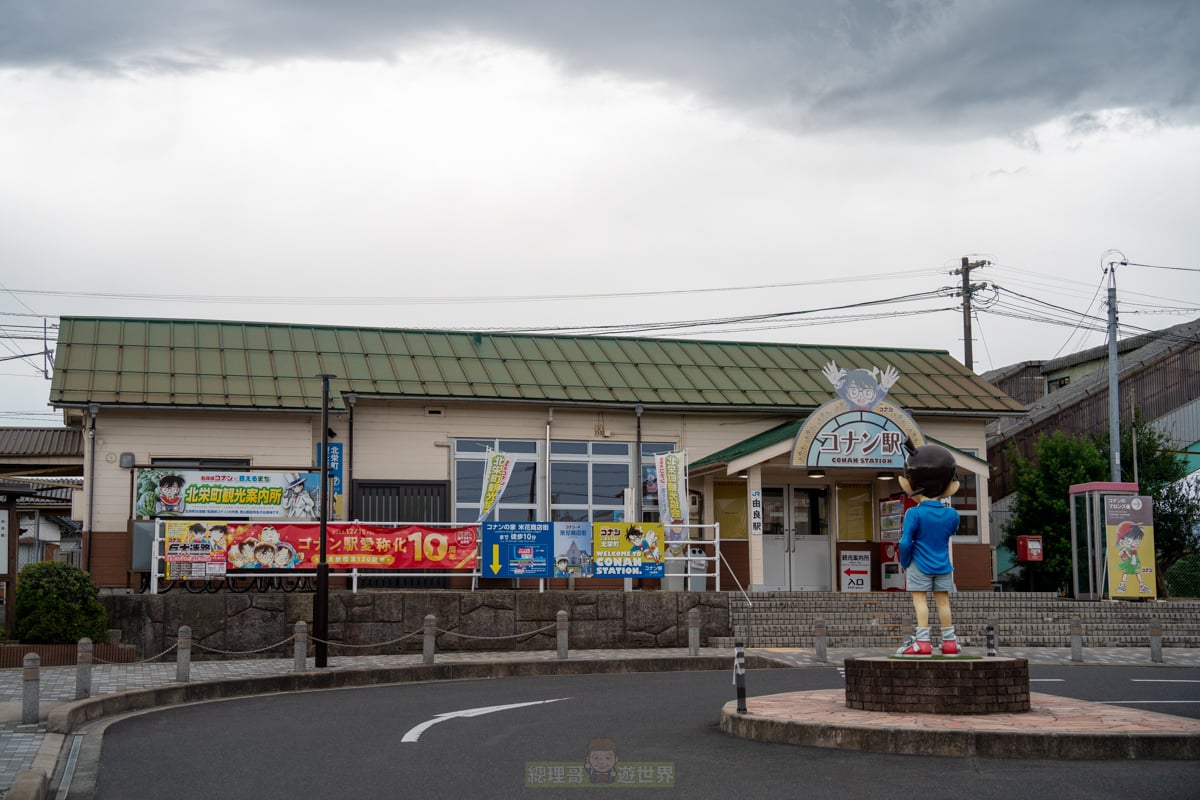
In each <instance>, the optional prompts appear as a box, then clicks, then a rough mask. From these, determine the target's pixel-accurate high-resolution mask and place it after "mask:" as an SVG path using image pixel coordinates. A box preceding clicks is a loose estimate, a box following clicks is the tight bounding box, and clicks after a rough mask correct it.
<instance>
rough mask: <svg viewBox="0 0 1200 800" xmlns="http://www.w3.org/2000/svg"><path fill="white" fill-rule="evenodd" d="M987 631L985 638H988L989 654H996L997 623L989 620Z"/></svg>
mask: <svg viewBox="0 0 1200 800" xmlns="http://www.w3.org/2000/svg"><path fill="white" fill-rule="evenodd" d="M985 633H986V637H985V638H986V640H987V654H988V656H994V655H996V625H995V623H992V622H989V623H988V624H987V629H986V631H985Z"/></svg>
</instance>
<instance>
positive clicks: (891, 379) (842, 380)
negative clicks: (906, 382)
mask: <svg viewBox="0 0 1200 800" xmlns="http://www.w3.org/2000/svg"><path fill="white" fill-rule="evenodd" d="M821 374H822V375H824V376H825V380H827V381H829V383H830V384H831V385H832V386H833V389H834V391H835V392H837V395H838V397H840V398H842V399H843V400H845V401H846V402H847V403H848V404H849V405H850V408H851V409H852V410H854V411H870V410H871V409H873V408H874V407H875V406H876V404H878V403H879V401H881V400H883V398H884V397H885V396H886V395H887V393H888V389H891V388H892V386H893V385H895V383H896V381H898V380H900V373H899V371H897V369H896V368H895V367H892V366H889V367H887V368H886V369H883V370H880V369H879V368H878V367H872V368H871V369H869V370H866V369H852V370H850V371H848V372H847V371H846V370H845V369H842V368H840V367H838V365H837V362H834V361H830V362H829V363H828V364H826V365H825V366H824V367H822V368H821Z"/></svg>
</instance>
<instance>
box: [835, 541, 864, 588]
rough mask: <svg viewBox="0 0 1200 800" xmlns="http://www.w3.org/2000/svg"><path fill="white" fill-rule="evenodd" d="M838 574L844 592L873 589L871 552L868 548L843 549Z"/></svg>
mask: <svg viewBox="0 0 1200 800" xmlns="http://www.w3.org/2000/svg"><path fill="white" fill-rule="evenodd" d="M840 555H841V566H840V567H839V568H838V574H839V575H840V576H841V579H842V591H843V592H869V591H871V554H870V553H869V552H867V551H866V550H843V551H842V552H841V554H840Z"/></svg>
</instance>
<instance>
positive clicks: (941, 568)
mask: <svg viewBox="0 0 1200 800" xmlns="http://www.w3.org/2000/svg"><path fill="white" fill-rule="evenodd" d="M904 447H905V448H906V449H907V450H908V458H907V459H905V462H904V474H903V475H902V476H900V486H901V487H902V488H903V489H904V491H905V493H906V494H907V495H908V496H909V497H911V498H912V499H914V500H916V501H917V505H915V506H913V507H912V508H910V509H908V511H906V512H905V514H904V525H903V528H902V533H901V536H900V566H902V567H904V578H905V583H906V585H907V588H908V591H909V592H910V593H911V594H912V600H913V608H914V609H915V610H916V612H917V625H916V635H915V636H912V637H910V638H909V640H908V641H907V642H905V644H904V646H903V647H901V648H900V649H899V650H897V651H896V654H897V655H901V656H931V655H933V645H932V644H931V643H930V640H929V598H928V596H927V593H928V592H931V591H932V592H933V597H934V600H935V602H936V603H937V611H938V621H939V622H941V624H942V655H944V656H956V655H959V654H960V653H961V652H962V651H961V650H960V649H959V647H958V638H957V637H956V636H955V634H954V625H953V623H952V620H951V617H950V592H952V591H954V565H953V564H952V563H950V540H951V538H952V537H953V536H954V534H955V533H957V532H958V512H957V511H955V510H954V509H953V508H950V507H949V506H945V505H943V504H942V503H941V499H942V498H943V497H949V496H950V495H952V494H954V493H955V492H957V491H958V489H959V483H958V480H957V479H956V477H955V474H954V456H953V455H951V453H950V451H949V450H947V449H946V448H944V447H939V446H938V445H936V444H926V445H921V446H920V447H914V446H913V443H912V441H911V440H909V441H906V442H905V443H904Z"/></svg>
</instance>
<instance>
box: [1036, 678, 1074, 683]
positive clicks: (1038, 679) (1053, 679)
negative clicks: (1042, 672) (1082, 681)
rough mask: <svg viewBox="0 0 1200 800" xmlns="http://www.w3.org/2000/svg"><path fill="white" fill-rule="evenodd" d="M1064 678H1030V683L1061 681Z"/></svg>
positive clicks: (1064, 679)
mask: <svg viewBox="0 0 1200 800" xmlns="http://www.w3.org/2000/svg"><path fill="white" fill-rule="evenodd" d="M1065 681H1066V678H1030V679H1029V682H1030V683H1063V682H1065Z"/></svg>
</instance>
